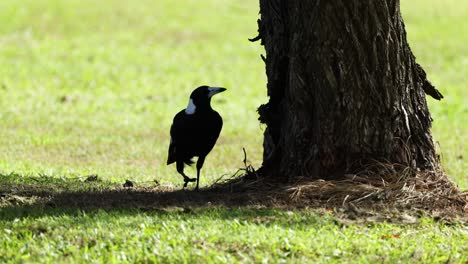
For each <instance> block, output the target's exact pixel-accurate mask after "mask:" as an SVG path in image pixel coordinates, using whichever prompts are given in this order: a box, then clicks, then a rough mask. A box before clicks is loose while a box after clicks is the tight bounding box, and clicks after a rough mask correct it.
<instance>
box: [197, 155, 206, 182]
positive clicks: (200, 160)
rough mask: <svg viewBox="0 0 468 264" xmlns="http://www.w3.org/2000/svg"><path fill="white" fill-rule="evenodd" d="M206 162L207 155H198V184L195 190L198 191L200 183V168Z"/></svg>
mask: <svg viewBox="0 0 468 264" xmlns="http://www.w3.org/2000/svg"><path fill="white" fill-rule="evenodd" d="M204 162H205V156H200V157H198V160H197V186H196V187H195V191H198V183H199V181H200V170H201V168H202V167H203V163H204Z"/></svg>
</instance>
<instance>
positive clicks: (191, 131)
mask: <svg viewBox="0 0 468 264" xmlns="http://www.w3.org/2000/svg"><path fill="white" fill-rule="evenodd" d="M224 91H226V88H222V87H210V86H206V85H204V86H200V87H198V88H196V89H195V90H193V92H192V94H191V95H190V99H189V103H188V106H187V108H186V109H183V110H182V111H180V112H179V113H178V114H176V115H175V117H174V120H173V122H172V125H171V132H170V133H171V143H170V145H169V153H168V157H167V165H169V164H172V163H174V162H175V163H176V167H177V172H178V173H179V174H180V175H182V177H184V188H185V187H187V184H188V183H189V182H194V181H195V178H189V177H188V176H187V175H185V173H184V165H185V164H187V165H192V164H193V163H194V162H193V161H192V158H193V157H195V156H196V157H198V160H197V179H196V181H197V185H196V187H195V190H198V183H199V180H200V170H201V168H202V167H203V163H204V162H205V158H206V155H208V153H210V151H211V149H213V147H214V145H215V143H216V140H217V139H218V136H219V133H220V132H221V128H222V127H223V119H222V118H221V116H220V115H219V114H218V112H216V111H215V110H213V108H211V97H212V96H213V95H215V94H218V93H221V92H224Z"/></svg>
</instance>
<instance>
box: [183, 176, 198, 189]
mask: <svg viewBox="0 0 468 264" xmlns="http://www.w3.org/2000/svg"><path fill="white" fill-rule="evenodd" d="M196 180H197V179H195V178H189V177H184V188H185V187H187V184H188V183H189V182H195V181H196Z"/></svg>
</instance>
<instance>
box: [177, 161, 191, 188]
mask: <svg viewBox="0 0 468 264" xmlns="http://www.w3.org/2000/svg"><path fill="white" fill-rule="evenodd" d="M176 166H177V172H178V173H179V174H180V175H182V177H184V188H185V187H187V184H188V183H189V182H194V181H195V179H194V178H189V177H187V175H185V173H184V163H183V162H181V161H177V162H176Z"/></svg>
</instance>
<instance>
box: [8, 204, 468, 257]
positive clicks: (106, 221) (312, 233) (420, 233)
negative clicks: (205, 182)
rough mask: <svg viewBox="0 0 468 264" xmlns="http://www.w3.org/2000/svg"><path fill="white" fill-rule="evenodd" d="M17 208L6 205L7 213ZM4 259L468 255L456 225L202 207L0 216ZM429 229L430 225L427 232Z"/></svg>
mask: <svg viewBox="0 0 468 264" xmlns="http://www.w3.org/2000/svg"><path fill="white" fill-rule="evenodd" d="M15 213H16V212H11V211H7V214H4V213H1V214H2V216H4V217H5V216H6V217H9V216H10V215H11V214H15ZM2 224H4V225H3V228H4V231H3V234H2V241H3V242H2V246H3V247H5V246H6V247H12V248H15V250H14V251H13V250H10V251H4V252H2V253H3V254H2V257H0V259H2V260H4V261H10V260H13V261H15V262H16V261H18V262H20V261H31V262H34V261H35V260H39V259H54V260H55V261H57V262H69V261H75V262H82V261H86V260H88V261H90V262H94V263H95V262H99V263H122V262H130V263H135V262H145V263H147V262H163V263H169V262H171V263H196V262H208V263H210V262H217V263H235V262H242V261H249V262H251V261H253V262H256V263H258V262H265V261H266V260H270V262H277V263H281V262H288V263H304V262H307V261H310V260H312V259H313V260H315V261H316V262H327V263H328V262H335V263H339V262H343V261H352V262H360V263H363V262H388V263H397V262H401V263H408V262H424V263H437V262H445V261H447V260H450V261H452V262H460V263H462V262H463V261H466V260H468V259H467V257H466V255H465V256H463V255H462V253H463V250H465V253H466V250H467V248H466V245H465V246H464V245H462V244H460V243H459V242H460V241H463V240H464V241H466V240H467V239H468V233H467V230H466V229H465V230H464V231H463V232H460V230H463V227H461V226H444V225H442V224H439V223H435V222H432V221H429V220H425V221H423V222H421V223H420V224H417V225H414V226H400V225H393V224H386V223H381V224H372V225H365V226H359V225H344V224H342V223H339V222H336V221H335V219H334V217H332V216H330V215H328V214H317V213H314V212H307V211H295V212H289V211H288V212H284V211H278V210H270V209H264V210H249V209H233V210H229V211H228V210H225V209H202V210H195V211H191V212H188V213H187V212H183V211H181V210H177V208H176V209H172V210H168V211H144V212H143V211H139V210H135V209H133V210H115V211H105V210H95V211H90V212H83V211H80V210H64V211H60V213H56V212H50V211H47V212H44V211H41V210H31V211H29V212H28V215H27V216H24V217H19V218H15V219H14V221H9V222H5V221H3V223H2ZM428 230H431V232H428Z"/></svg>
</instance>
